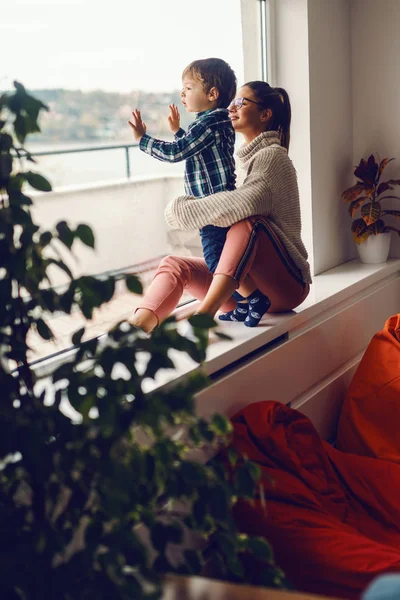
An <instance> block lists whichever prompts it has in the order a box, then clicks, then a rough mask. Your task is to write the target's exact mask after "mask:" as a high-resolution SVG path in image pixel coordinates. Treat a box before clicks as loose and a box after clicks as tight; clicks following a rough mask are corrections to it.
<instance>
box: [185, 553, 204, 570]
mask: <svg viewBox="0 0 400 600" xmlns="http://www.w3.org/2000/svg"><path fill="white" fill-rule="evenodd" d="M183 555H184V557H185V562H186V565H187V566H188V567H189V570H190V573H192V574H193V575H196V574H197V573H200V571H201V569H202V567H203V564H204V559H203V555H202V554H201V552H200V550H185V551H184V553H183Z"/></svg>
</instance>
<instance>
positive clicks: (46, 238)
mask: <svg viewBox="0 0 400 600" xmlns="http://www.w3.org/2000/svg"><path fill="white" fill-rule="evenodd" d="M52 239H53V236H52V234H51V232H50V231H44V232H43V233H42V234H41V236H40V238H39V244H40V245H41V246H42V248H44V247H45V246H48V245H49V244H50V242H51V240H52Z"/></svg>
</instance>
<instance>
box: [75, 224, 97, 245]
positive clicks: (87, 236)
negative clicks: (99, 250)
mask: <svg viewBox="0 0 400 600" xmlns="http://www.w3.org/2000/svg"><path fill="white" fill-rule="evenodd" d="M75 235H76V237H78V238H79V239H80V240H81V242H83V243H84V244H85V245H86V246H89V248H94V245H95V241H94V234H93V231H92V229H91V228H90V227H89V225H85V224H83V223H81V224H80V225H78V227H77V228H76V231H75Z"/></svg>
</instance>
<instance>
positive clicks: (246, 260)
mask: <svg viewBox="0 0 400 600" xmlns="http://www.w3.org/2000/svg"><path fill="white" fill-rule="evenodd" d="M215 273H216V274H223V275H227V276H228V277H232V278H233V279H235V280H236V281H237V287H239V285H240V283H241V281H243V279H244V278H245V277H246V276H247V275H250V277H251V278H252V280H253V282H254V284H255V285H256V286H257V288H258V289H259V290H260V291H261V292H262V293H263V294H265V295H266V296H268V298H269V299H270V300H271V308H270V310H269V312H287V311H289V310H292V309H293V308H296V306H299V305H300V304H301V303H302V302H303V300H304V299H305V298H306V297H307V295H308V292H309V285H308V284H305V283H304V282H303V281H302V278H301V273H300V271H299V269H298V268H297V267H296V265H295V264H294V263H293V261H292V259H291V258H290V256H289V254H288V252H287V251H286V249H285V248H284V247H283V245H282V243H281V242H280V241H279V240H278V238H277V236H276V234H275V233H274V231H273V230H272V229H271V227H270V226H269V224H268V220H267V219H265V218H263V217H260V216H254V217H250V218H248V219H244V220H243V221H239V222H238V223H235V225H232V227H231V228H230V229H229V231H228V235H227V238H226V242H225V245H224V249H223V251H222V254H221V257H220V260H219V263H218V266H217V269H216V271H215ZM212 278H213V275H212V273H210V272H209V270H208V268H207V265H206V263H205V261H204V260H203V259H202V258H185V257H181V256H167V257H166V258H164V259H163V260H162V261H161V263H160V265H159V267H158V269H157V272H156V274H155V276H154V279H153V281H152V283H151V284H150V286H149V288H148V289H147V290H146V292H145V294H144V296H143V299H142V301H141V303H140V306H138V308H147V309H149V310H151V311H152V312H153V313H154V314H155V315H156V316H157V318H158V320H159V322H160V321H162V320H164V319H166V318H167V317H168V316H169V315H170V314H171V313H172V311H173V310H174V309H175V308H176V306H177V305H178V303H179V300H180V298H181V296H182V294H183V291H184V290H186V291H187V292H189V293H190V294H191V295H192V296H194V297H195V298H197V299H198V300H203V298H204V297H205V296H206V294H207V291H208V288H209V287H210V284H211V281H212ZM235 306H236V302H235V300H234V299H233V298H230V299H229V300H228V301H227V302H225V304H223V305H222V306H221V310H223V311H228V310H232V309H233V308H235ZM138 308H137V309H136V310H138Z"/></svg>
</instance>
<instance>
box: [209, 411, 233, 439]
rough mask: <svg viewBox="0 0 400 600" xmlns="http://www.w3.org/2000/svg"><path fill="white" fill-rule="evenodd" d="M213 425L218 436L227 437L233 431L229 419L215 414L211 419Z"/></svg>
mask: <svg viewBox="0 0 400 600" xmlns="http://www.w3.org/2000/svg"><path fill="white" fill-rule="evenodd" d="M211 423H212V426H213V428H214V431H215V433H216V434H217V435H227V434H228V433H229V432H230V431H232V426H231V424H230V421H229V419H227V418H226V417H224V416H223V415H219V414H215V415H213V416H212V418H211Z"/></svg>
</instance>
